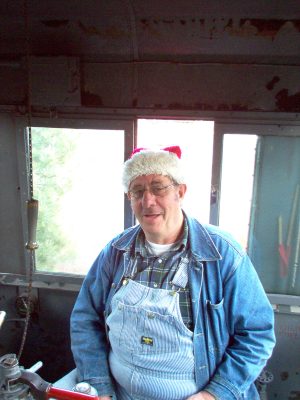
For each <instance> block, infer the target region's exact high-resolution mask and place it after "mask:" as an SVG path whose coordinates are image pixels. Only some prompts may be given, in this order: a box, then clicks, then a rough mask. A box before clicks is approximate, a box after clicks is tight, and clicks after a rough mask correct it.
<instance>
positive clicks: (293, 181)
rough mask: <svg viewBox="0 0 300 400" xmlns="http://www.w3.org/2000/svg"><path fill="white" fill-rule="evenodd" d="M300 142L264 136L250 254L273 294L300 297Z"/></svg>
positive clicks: (257, 163)
mask: <svg viewBox="0 0 300 400" xmlns="http://www.w3.org/2000/svg"><path fill="white" fill-rule="evenodd" d="M299 165H300V138H299V137H280V136H261V137H260V138H259V146H258V154H257V157H256V168H255V179H254V181H255V191H254V193H255V196H254V199H253V212H252V214H253V216H252V218H251V231H250V238H251V241H250V246H249V251H250V256H251V258H252V259H253V261H254V265H255V267H256V269H257V271H258V273H259V275H260V277H261V280H262V282H263V285H264V288H265V290H266V291H267V292H268V293H279V294H290V295H297V296H299V295H300V266H299V261H300V195H299V184H300V168H299Z"/></svg>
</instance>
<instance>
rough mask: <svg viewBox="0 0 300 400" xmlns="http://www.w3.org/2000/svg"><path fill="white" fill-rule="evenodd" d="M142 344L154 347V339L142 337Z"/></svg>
mask: <svg viewBox="0 0 300 400" xmlns="http://www.w3.org/2000/svg"><path fill="white" fill-rule="evenodd" d="M141 343H142V344H147V345H148V346H153V339H152V338H151V337H147V336H142V337H141Z"/></svg>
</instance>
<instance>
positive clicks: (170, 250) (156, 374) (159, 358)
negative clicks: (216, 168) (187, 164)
mask: <svg viewBox="0 0 300 400" xmlns="http://www.w3.org/2000/svg"><path fill="white" fill-rule="evenodd" d="M180 156H181V150H180V148H179V147H177V146H173V147H169V148H166V149H163V150H147V149H137V150H135V151H134V152H133V154H132V156H131V158H130V159H129V160H127V161H126V162H125V164H124V171H123V184H124V187H125V191H126V193H127V195H128V198H129V200H130V202H131V207H132V209H133V212H134V214H135V216H136V218H137V220H138V221H139V225H138V226H134V227H132V228H129V229H127V230H125V231H124V232H123V233H122V234H120V235H119V236H118V237H117V238H115V239H113V240H112V241H111V242H110V243H109V244H108V245H107V246H106V247H105V248H104V249H103V250H102V252H101V253H100V255H99V256H98V258H97V259H96V261H95V263H94V264H93V266H92V268H91V270H90V271H89V273H88V274H87V276H86V278H85V280H84V283H83V286H82V288H81V291H80V293H79V296H78V299H77V301H76V304H75V307H74V310H73V313H72V317H71V339H72V351H73V354H74V359H75V362H76V366H77V372H78V379H79V380H85V381H87V382H89V383H90V384H92V385H93V386H94V387H95V388H96V389H97V390H98V393H99V395H100V399H102V400H108V399H110V398H111V396H116V398H117V399H118V400H154V399H155V400H160V399H161V400H214V399H220V400H227V399H228V400H231V399H232V400H233V399H247V400H255V399H259V396H258V393H257V391H256V388H255V385H254V381H255V379H256V378H257V376H258V375H259V374H260V372H261V370H262V369H263V367H264V366H265V364H266V362H267V360H268V358H269V357H270V355H271V353H272V349H273V346H274V343H275V338H274V331H273V311H272V308H271V306H270V304H269V302H268V299H267V297H266V295H265V292H264V290H263V288H262V285H261V283H260V281H259V279H258V277H257V274H256V272H255V269H254V267H253V266H252V264H251V262H250V260H249V258H248V256H247V254H246V253H245V251H244V250H243V249H242V248H241V247H240V246H239V245H238V244H237V243H236V242H235V241H234V240H233V239H232V238H231V237H230V236H229V235H228V234H227V233H224V232H223V231H221V230H220V229H218V228H217V227H214V226H206V227H204V226H203V225H201V224H200V223H199V222H198V221H196V220H195V219H193V218H190V217H188V216H187V215H186V214H185V213H184V212H183V211H182V208H181V206H182V201H183V199H184V196H185V193H186V189H187V188H186V184H185V177H184V174H183V168H182V165H181V163H182V160H181V159H180Z"/></svg>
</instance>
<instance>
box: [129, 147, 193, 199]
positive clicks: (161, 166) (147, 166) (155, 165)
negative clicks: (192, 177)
mask: <svg viewBox="0 0 300 400" xmlns="http://www.w3.org/2000/svg"><path fill="white" fill-rule="evenodd" d="M152 174H155V175H164V176H169V177H170V178H171V179H172V180H173V181H174V182H176V183H185V177H184V172H183V166H182V160H181V149H180V147H179V146H170V147H165V148H163V149H158V150H154V149H146V148H142V147H141V148H137V149H135V150H134V151H133V152H132V154H131V157H130V158H129V159H128V160H127V161H126V162H125V163H124V169H123V185H124V189H125V193H127V192H128V189H129V186H130V183H131V182H132V181H133V180H134V179H135V178H137V177H138V176H142V175H152Z"/></svg>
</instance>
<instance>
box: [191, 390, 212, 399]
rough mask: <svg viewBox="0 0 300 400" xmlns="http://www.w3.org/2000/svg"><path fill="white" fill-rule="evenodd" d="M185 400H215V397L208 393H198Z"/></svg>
mask: <svg viewBox="0 0 300 400" xmlns="http://www.w3.org/2000/svg"><path fill="white" fill-rule="evenodd" d="M186 400H216V398H215V396H213V395H212V394H210V393H208V392H205V391H203V392H199V393H196V394H193V395H192V396H190V397H188V398H187V399H186Z"/></svg>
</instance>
